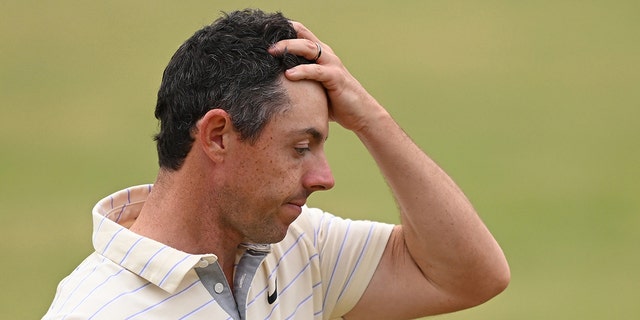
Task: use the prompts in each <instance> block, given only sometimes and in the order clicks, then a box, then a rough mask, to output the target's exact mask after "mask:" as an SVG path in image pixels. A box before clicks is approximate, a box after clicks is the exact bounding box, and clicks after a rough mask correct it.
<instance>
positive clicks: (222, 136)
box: [196, 109, 234, 162]
mask: <svg viewBox="0 0 640 320" xmlns="http://www.w3.org/2000/svg"><path fill="white" fill-rule="evenodd" d="M196 127H197V129H198V132H197V133H196V143H197V144H198V145H199V146H200V147H201V148H202V151H203V152H204V153H205V154H206V155H207V156H208V157H209V158H210V159H211V160H213V161H214V162H220V161H221V160H222V158H223V155H224V153H225V151H226V147H227V142H229V139H230V135H231V134H233V132H234V130H233V125H232V123H231V117H230V116H229V114H228V113H227V112H226V111H224V110H222V109H212V110H209V112H207V113H206V114H205V115H204V116H203V117H202V118H201V119H200V120H198V123H197V124H196Z"/></svg>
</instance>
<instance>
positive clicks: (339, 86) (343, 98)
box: [269, 21, 381, 131]
mask: <svg viewBox="0 0 640 320" xmlns="http://www.w3.org/2000/svg"><path fill="white" fill-rule="evenodd" d="M291 24H292V25H293V27H294V29H295V30H296V32H297V34H298V38H297V39H286V40H282V41H279V42H277V43H276V44H274V45H273V46H272V47H271V48H269V52H270V53H271V54H273V55H278V54H281V53H282V52H285V50H286V51H287V52H288V53H292V54H295V55H298V56H301V57H304V58H305V59H308V60H312V61H314V60H315V63H314V64H301V65H298V66H295V67H293V68H291V69H288V70H287V71H286V72H285V76H286V77H287V79H289V80H292V81H298V80H314V81H318V82H320V83H321V84H322V85H323V86H324V88H325V89H326V91H327V96H328V98H329V108H330V110H329V111H330V117H331V120H334V121H336V122H337V123H339V124H340V125H342V126H343V127H345V128H347V129H350V130H354V131H357V130H359V129H361V128H362V127H363V126H365V125H366V121H367V117H368V116H370V115H371V114H373V113H372V111H374V110H375V109H372V108H373V107H379V109H381V107H380V106H379V104H378V103H377V102H376V101H375V99H374V98H373V97H372V96H371V95H370V94H369V93H368V92H367V91H366V90H365V89H364V87H363V86H362V85H361V84H360V82H358V80H357V79H356V78H354V77H353V76H352V75H351V73H349V71H348V70H347V68H346V67H345V66H344V65H343V64H342V61H341V60H340V58H339V57H338V56H337V55H336V54H335V53H334V51H333V49H331V47H330V46H329V45H327V44H326V43H323V42H322V41H320V39H318V37H316V36H315V35H314V34H313V33H312V32H311V31H310V30H309V29H307V27H305V26H304V25H303V24H301V23H299V22H296V21H292V22H291Z"/></svg>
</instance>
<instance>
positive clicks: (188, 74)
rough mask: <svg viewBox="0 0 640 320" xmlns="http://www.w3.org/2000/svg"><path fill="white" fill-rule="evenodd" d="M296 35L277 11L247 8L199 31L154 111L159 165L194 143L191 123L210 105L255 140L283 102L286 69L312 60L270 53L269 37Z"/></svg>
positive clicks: (167, 78)
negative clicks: (221, 110)
mask: <svg viewBox="0 0 640 320" xmlns="http://www.w3.org/2000/svg"><path fill="white" fill-rule="evenodd" d="M293 38H296V31H295V30H294V29H293V27H292V25H291V23H290V22H289V20H288V19H287V18H285V17H284V16H283V15H282V14H281V13H279V12H278V13H272V14H268V13H264V12H262V11H260V10H252V9H246V10H242V11H235V12H231V13H228V14H224V13H223V16H222V17H221V18H219V19H217V20H216V21H214V23H213V24H211V25H209V26H206V27H204V28H202V29H201V30H199V31H197V32H196V33H195V34H194V35H193V36H192V37H191V38H189V39H188V40H187V41H185V43H184V44H182V46H180V48H178V50H177V51H176V53H175V54H174V55H173V57H172V58H171V60H170V61H169V64H168V65H167V68H166V69H165V70H164V74H163V77H162V84H161V85H160V89H159V91H158V102H157V104H156V111H155V116H156V118H157V119H158V120H159V122H160V132H159V133H158V134H156V135H155V137H154V139H155V140H156V142H157V148H158V162H159V164H160V167H161V168H166V169H171V170H178V169H180V167H181V166H182V164H183V162H184V159H185V157H186V156H187V154H188V153H189V150H190V149H191V146H192V145H193V141H194V138H193V137H192V134H193V132H194V130H195V124H196V122H197V121H198V120H199V119H200V118H202V117H203V116H204V114H205V113H207V112H208V111H209V110H211V109H223V110H225V111H226V112H228V113H229V115H230V117H231V122H232V123H233V126H234V128H235V129H236V130H237V131H238V132H239V133H240V137H241V138H242V139H246V140H248V141H249V142H250V143H254V142H255V141H256V140H257V139H258V137H259V136H260V133H261V132H262V129H263V128H264V126H265V125H266V123H267V122H268V121H269V120H270V119H271V118H272V116H273V115H274V114H275V113H276V112H278V111H280V110H283V109H284V108H286V106H287V103H288V97H287V95H286V92H285V90H284V88H283V87H282V83H281V79H280V76H281V75H282V74H283V72H284V71H285V70H286V69H288V68H291V67H293V66H295V65H298V64H301V63H310V61H308V60H306V59H304V58H302V57H297V56H295V55H292V54H288V53H286V52H284V54H282V55H279V56H277V57H274V56H272V55H271V54H269V52H267V49H268V48H269V47H270V46H271V45H272V44H274V43H276V42H278V41H280V40H283V39H293Z"/></svg>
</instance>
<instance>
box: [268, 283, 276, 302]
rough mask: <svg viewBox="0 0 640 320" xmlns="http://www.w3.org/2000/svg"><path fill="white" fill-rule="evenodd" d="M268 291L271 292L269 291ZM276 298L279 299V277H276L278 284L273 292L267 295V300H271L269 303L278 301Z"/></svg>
mask: <svg viewBox="0 0 640 320" xmlns="http://www.w3.org/2000/svg"><path fill="white" fill-rule="evenodd" d="M267 293H269V292H268V291H267ZM276 299H278V278H276V286H275V289H274V290H273V293H271V294H269V295H268V296H267V302H269V304H273V303H274V302H276Z"/></svg>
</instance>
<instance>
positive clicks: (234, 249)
mask: <svg viewBox="0 0 640 320" xmlns="http://www.w3.org/2000/svg"><path fill="white" fill-rule="evenodd" d="M156 117H157V118H158V119H159V120H160V124H161V128H160V132H159V133H158V135H157V136H156V140H157V145H158V154H159V163H160V170H159V173H158V177H157V180H156V182H155V184H154V185H153V186H151V185H149V186H138V187H133V188H129V189H126V190H123V191H120V192H118V193H115V194H114V195H111V196H110V197H107V198H105V199H103V200H102V201H100V202H99V203H98V204H97V205H96V207H95V208H94V211H93V219H94V235H93V242H94V246H95V249H96V252H94V253H93V254H92V255H91V256H89V257H88V258H87V259H86V260H85V261H84V262H83V263H82V264H81V265H80V266H79V267H78V268H77V269H76V270H74V271H73V273H72V274H71V275H70V276H68V277H67V278H65V279H64V280H63V281H62V282H61V283H60V285H59V286H58V291H57V294H56V297H55V298H54V301H53V303H52V305H51V307H50V309H49V311H48V313H47V314H46V315H45V318H46V319H63V318H64V319H157V318H165V319H183V318H188V319H263V318H271V319H314V318H315V319H336V318H345V319H406V318H415V317H420V316H425V315H432V314H438V313H443V312H451V311H455V310H460V309H463V308H468V307H471V306H474V305H477V304H480V303H482V302H484V301H486V300H488V299H490V298H491V297H493V296H494V295H496V294H498V293H499V292H501V291H502V290H503V289H504V288H505V287H506V285H507V283H508V281H509V268H508V266H507V263H506V260H505V258H504V255H503V253H502V251H501V249H500V247H499V246H498V244H497V243H496V241H495V240H494V238H493V237H492V236H491V234H490V233H489V231H488V230H487V229H486V227H485V226H484V224H483V223H482V222H481V220H480V218H479V217H478V216H477V214H476V213H475V211H474V209H473V208H472V206H471V204H470V203H469V202H468V201H467V199H466V198H465V196H464V195H463V193H462V192H461V191H460V190H459V189H458V187H457V186H456V185H455V183H454V182H453V181H452V180H451V179H450V178H449V177H448V176H447V175H446V174H445V172H444V171H442V170H441V169H440V168H439V167H438V166H437V165H436V164H435V163H434V162H433V161H432V160H431V159H430V158H429V157H428V156H426V155H425V154H424V153H423V152H422V151H421V150H420V149H419V148H418V147H417V146H416V145H415V144H414V143H413V142H412V141H411V140H410V139H409V137H407V135H406V134H405V133H404V132H403V131H402V130H401V128H400V127H399V126H398V125H397V124H396V123H395V122H394V121H393V120H392V118H391V116H390V115H389V114H388V113H387V111H386V110H385V109H384V108H383V107H382V106H381V105H380V104H378V102H377V101H376V100H375V99H374V98H373V97H371V96H370V95H369V94H368V93H367V92H366V91H365V89H364V88H363V87H362V86H361V85H360V84H359V83H358V81H357V80H356V79H355V78H353V77H352V76H351V75H350V74H349V72H348V71H347V70H346V68H345V67H344V66H343V65H342V63H341V62H340V59H339V58H338V57H337V56H336V55H335V54H334V53H333V51H332V50H331V48H330V47H329V46H327V45H326V44H325V43H323V42H321V41H320V40H319V39H318V38H316V36H315V35H314V34H313V33H311V32H310V31H309V30H308V29H306V28H305V27H304V26H303V25H301V24H300V23H297V22H290V21H288V20H287V19H286V18H284V17H283V16H282V15H281V14H266V13H263V12H261V11H258V10H245V11H239V12H233V13H230V14H228V15H225V16H224V17H222V18H221V19H218V20H217V21H216V22H215V23H214V24H212V25H210V26H207V27H205V28H203V29H202V30H200V31H198V32H196V33H195V34H194V35H193V36H192V37H191V38H190V39H188V40H187V41H186V42H185V43H184V44H183V45H182V46H181V47H180V48H179V49H178V51H177V52H176V53H175V55H174V56H173V58H172V59H171V61H170V62H169V65H168V66H167V68H166V70H165V73H164V76H163V81H162V85H161V87H160V90H159V93H158V103H157V107H156ZM329 120H333V121H336V122H337V123H339V124H340V125H342V126H343V127H344V128H346V129H349V130H351V131H353V132H354V133H355V134H356V135H357V136H358V137H359V138H360V140H361V141H362V143H363V144H364V145H365V146H366V147H367V149H368V150H369V152H370V153H371V155H372V156H373V158H374V159H375V160H376V162H377V164H378V166H379V167H380V169H381V171H382V173H383V175H384V177H385V178H386V180H387V182H388V183H389V185H390V187H391V190H392V191H393V194H394V196H395V198H396V200H397V202H398V205H399V208H400V213H401V219H402V225H398V226H392V225H387V224H382V223H375V222H366V221H350V220H344V219H341V218H338V217H336V216H333V215H331V214H329V213H325V212H322V211H321V210H318V209H312V208H308V207H306V206H305V202H306V200H307V198H308V197H309V195H310V194H311V193H313V192H314V191H321V190H328V189H331V187H332V186H333V184H334V180H333V176H332V175H331V171H330V169H329V166H328V164H327V160H326V157H325V154H324V151H323V146H324V143H325V141H326V139H327V136H328V122H329Z"/></svg>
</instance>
